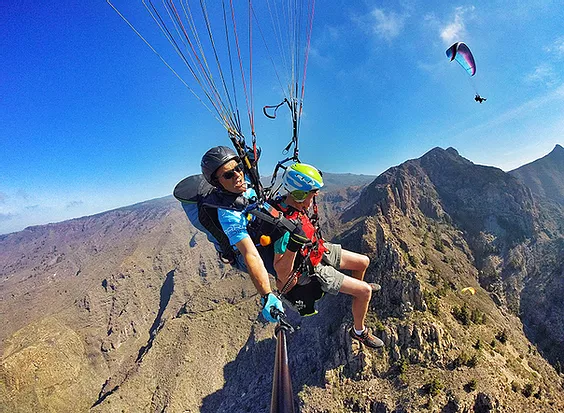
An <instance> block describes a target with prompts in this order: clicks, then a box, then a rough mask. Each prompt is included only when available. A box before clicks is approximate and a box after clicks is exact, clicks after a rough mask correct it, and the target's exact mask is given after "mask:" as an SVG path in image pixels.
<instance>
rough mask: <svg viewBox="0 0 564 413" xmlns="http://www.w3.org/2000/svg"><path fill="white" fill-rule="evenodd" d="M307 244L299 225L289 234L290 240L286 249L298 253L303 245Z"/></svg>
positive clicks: (307, 240)
mask: <svg viewBox="0 0 564 413" xmlns="http://www.w3.org/2000/svg"><path fill="white" fill-rule="evenodd" d="M308 242H309V239H308V237H307V236H306V234H305V232H304V230H303V229H302V227H301V225H298V226H297V227H296V229H295V230H293V231H292V232H291V233H290V239H289V241H288V246H287V247H286V248H287V249H288V250H289V251H292V252H298V251H299V250H301V249H302V247H303V246H304V244H307V243H308Z"/></svg>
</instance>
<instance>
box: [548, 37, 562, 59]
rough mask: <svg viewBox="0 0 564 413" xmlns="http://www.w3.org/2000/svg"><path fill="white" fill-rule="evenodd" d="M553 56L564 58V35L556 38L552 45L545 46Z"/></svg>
mask: <svg viewBox="0 0 564 413" xmlns="http://www.w3.org/2000/svg"><path fill="white" fill-rule="evenodd" d="M544 50H545V52H547V53H548V54H549V55H550V56H549V57H551V58H555V59H564V36H562V37H559V38H558V39H556V40H555V41H554V42H553V43H552V44H551V45H550V46H546V47H545V48H544Z"/></svg>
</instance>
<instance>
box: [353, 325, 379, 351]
mask: <svg viewBox="0 0 564 413" xmlns="http://www.w3.org/2000/svg"><path fill="white" fill-rule="evenodd" d="M349 334H350V336H351V337H352V338H354V339H355V340H358V341H360V342H361V343H362V344H364V345H365V346H366V347H370V348H380V347H384V342H383V341H382V340H380V339H379V338H378V337H374V336H373V335H372V334H371V333H370V330H369V329H368V327H365V328H364V331H363V332H362V334H361V335H358V334H356V333H355V331H354V327H351V329H350V330H349Z"/></svg>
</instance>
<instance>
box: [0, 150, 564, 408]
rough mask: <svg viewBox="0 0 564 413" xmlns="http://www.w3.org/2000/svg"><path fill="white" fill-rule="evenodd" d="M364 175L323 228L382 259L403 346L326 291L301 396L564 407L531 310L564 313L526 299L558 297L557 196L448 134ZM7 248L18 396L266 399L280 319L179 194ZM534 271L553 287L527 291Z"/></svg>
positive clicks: (293, 362)
mask: <svg viewBox="0 0 564 413" xmlns="http://www.w3.org/2000/svg"><path fill="white" fill-rule="evenodd" d="M349 178H350V177H349ZM335 182H338V180H336V181H335ZM354 183H355V184H357V185H361V184H362V182H356V181H355V182H354ZM361 189H362V187H360V186H355V187H349V188H343V187H336V188H334V189H333V190H330V191H328V192H326V193H324V194H323V195H322V196H320V198H321V199H320V211H321V214H322V224H323V229H324V232H325V234H326V236H327V237H330V238H334V239H335V240H337V241H340V242H342V243H343V244H344V245H345V246H346V247H347V248H349V249H351V250H354V251H359V252H363V253H365V254H367V255H368V256H369V257H370V258H371V262H372V264H371V266H370V268H369V271H368V272H367V275H366V277H367V279H369V280H375V281H377V282H379V283H381V284H382V286H383V289H382V291H381V292H380V293H379V294H378V295H375V297H374V298H373V300H372V302H371V311H370V313H369V319H368V323H369V325H370V326H371V327H372V328H373V330H375V331H376V333H377V334H378V335H379V336H380V337H381V338H382V339H383V340H384V341H385V343H386V348H385V350H384V351H382V352H373V351H370V350H368V349H366V348H362V347H359V346H358V345H357V344H355V343H351V341H350V338H349V337H348V336H347V333H346V331H347V327H348V325H349V323H350V321H351V315H350V305H351V303H350V299H349V298H348V297H346V296H336V297H325V298H324V299H323V300H322V301H321V302H320V305H319V310H320V313H319V314H318V315H316V316H315V317H307V318H303V319H301V318H299V317H297V316H296V315H295V314H294V313H290V320H289V321H290V322H291V323H292V324H293V325H294V326H295V327H296V331H295V333H293V334H291V335H290V336H289V337H288V346H289V352H290V353H289V354H290V368H291V372H292V380H293V386H294V393H295V395H296V399H297V400H298V403H299V410H300V411H303V412H339V411H343V412H345V411H346V412H348V411H351V412H352V411H359V412H392V411H395V412H402V411H405V412H407V411H409V412H411V411H428V410H432V411H443V412H449V411H452V412H456V411H460V412H463V411H468V412H470V411H476V412H488V411H518V410H522V409H529V410H532V411H541V412H542V411H546V412H551V411H558V409H561V410H562V409H564V404H563V402H562V400H564V393H563V390H562V378H561V377H560V376H559V375H558V374H557V372H556V371H555V369H554V368H553V367H552V366H550V365H549V364H548V363H547V362H546V360H545V359H544V358H543V356H542V354H541V352H539V350H537V344H536V343H538V344H539V345H541V346H544V347H541V350H542V349H543V348H552V347H551V346H552V345H553V341H550V340H549V341H548V342H546V343H545V342H541V341H540V340H539V339H538V337H537V338H535V337H536V336H533V335H532V334H531V333H529V331H528V330H527V328H528V327H524V326H523V321H524V322H525V326H527V325H529V324H527V323H531V324H534V323H536V325H545V326H546V328H549V327H548V326H551V328H552V327H553V326H557V322H558V320H561V318H559V316H558V314H557V313H555V312H550V314H554V317H552V318H551V317H549V316H543V312H542V311H538V312H536V313H534V316H532V315H531V316H530V317H531V319H528V318H527V317H526V314H524V313H523V310H522V309H523V308H524V307H523V305H524V303H525V302H526V303H529V304H527V305H528V306H529V307H532V306H534V305H535V304H534V303H535V302H537V303H538V305H537V306H536V307H537V308H538V309H543V311H545V314H549V311H548V309H549V308H550V306H552V305H559V304H560V303H558V302H557V301H558V299H557V297H558V296H557V295H551V291H552V290H551V289H552V288H556V287H558V286H559V285H560V284H559V282H560V281H559V280H561V279H562V278H561V274H562V273H561V272H559V267H558V265H561V264H559V262H558V260H557V259H556V258H555V259H547V260H545V259H543V257H542V255H543V254H544V253H546V252H547V251H552V253H553V254H554V255H553V256H554V257H559V256H562V254H561V251H562V244H558V243H559V242H561V236H560V235H559V233H558V231H557V230H556V229H555V226H554V222H558V218H557V217H556V218H555V216H554V211H552V210H550V211H547V210H545V209H542V207H539V206H538V204H537V202H536V200H535V198H534V196H533V195H532V193H531V191H530V190H528V189H527V188H526V187H524V186H523V184H522V183H520V182H519V181H518V180H517V179H516V178H514V177H512V176H510V175H508V174H505V173H503V172H502V171H500V170H499V169H496V168H490V167H483V166H479V165H475V164H473V163H472V162H470V161H468V160H467V159H464V158H462V157H461V156H460V155H458V153H457V152H456V151H455V150H454V149H451V148H449V149H447V150H443V149H440V148H436V149H433V150H432V151H430V152H429V153H427V154H426V155H424V156H423V157H421V158H420V159H415V160H411V161H407V162H405V163H404V164H402V165H400V166H398V167H395V168H391V169H389V170H388V171H386V172H385V173H384V174H382V175H381V176H379V177H378V178H377V179H376V180H374V181H373V182H371V183H370V184H369V185H368V186H366V187H364V189H363V190H362V192H360V190H361ZM545 217H549V218H550V219H551V220H552V221H551V222H552V223H553V224H551V226H550V228H551V229H552V232H550V231H548V230H547V225H546V224H545V222H546V220H545V219H544V218H545ZM559 253H560V255H558V254H559ZM0 262H1V263H2V266H1V267H0V279H1V282H2V284H1V285H2V289H1V293H0V312H1V313H2V314H3V319H5V320H6V322H5V327H4V329H2V331H1V332H0V339H1V345H2V351H3V355H2V363H1V365H0V377H1V378H2V379H1V380H0V394H1V397H0V399H1V400H2V402H1V403H2V409H3V410H6V411H14V412H17V411H18V412H19V411H21V412H27V411H29V412H36V411H51V412H77V411H79V412H80V411H92V412H122V411H132V412H145V411H146V412H153V411H158V412H197V411H200V412H255V411H256V412H259V411H268V406H269V404H270V390H271V383H272V382H271V380H272V368H273V358H274V348H275V340H274V338H273V326H270V325H265V324H263V323H262V321H261V320H260V319H259V318H257V312H258V297H257V296H256V293H255V290H254V288H253V286H252V283H251V282H250V280H249V279H248V277H247V276H245V275H244V274H242V273H240V272H238V271H235V270H233V269H231V268H229V267H225V266H222V265H221V264H219V263H218V261H217V259H216V256H215V254H214V253H213V250H212V248H211V246H210V245H209V243H208V242H207V240H206V239H205V237H204V236H203V235H202V234H200V233H198V232H197V231H196V230H195V229H194V228H192V227H191V226H190V225H189V224H188V222H187V220H186V218H185V216H184V214H183V212H182V211H181V209H180V207H179V205H178V204H177V202H176V201H174V200H173V199H171V198H164V199H160V200H154V201H149V202H147V203H143V204H139V205H135V206H132V207H129V208H124V209H119V210H115V211H110V212H108V213H105V214H100V215H98V216H94V217H86V218H81V219H77V220H72V221H67V222H64V223H60V224H53V225H48V226H41V227H33V228H29V229H27V230H25V231H22V232H20V233H15V234H10V235H7V236H2V237H0ZM535 283H541V284H542V285H543V286H544V288H545V291H546V295H545V297H546V299H543V301H542V302H541V301H535V296H534V294H529V295H527V294H526V292H527V291H529V289H530V290H534V288H535V287H534V286H535V285H536V284H535ZM465 287H473V288H474V290H475V294H471V293H469V292H468V290H466V291H465V292H463V288H465ZM525 296H526V297H528V299H530V302H529V301H526V299H525V298H524V297H525ZM560 305H561V304H560ZM558 308H561V307H558ZM528 314H533V313H528ZM4 315H5V316H4ZM519 317H521V318H519ZM522 320H523V321H522ZM547 322H550V323H552V324H547ZM556 331H557V333H555V337H558V334H560V333H558V331H559V330H556ZM526 333H527V334H528V335H529V337H530V339H529V338H528V337H527V334H526ZM543 337H546V336H543ZM531 340H532V341H531ZM542 351H544V352H545V354H546V351H547V350H542Z"/></svg>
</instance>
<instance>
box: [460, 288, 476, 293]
mask: <svg viewBox="0 0 564 413" xmlns="http://www.w3.org/2000/svg"><path fill="white" fill-rule="evenodd" d="M460 292H461V293H466V292H468V293H470V294H472V295H474V294H476V290H475V289H474V287H465V288H463V289H462V290H460Z"/></svg>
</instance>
